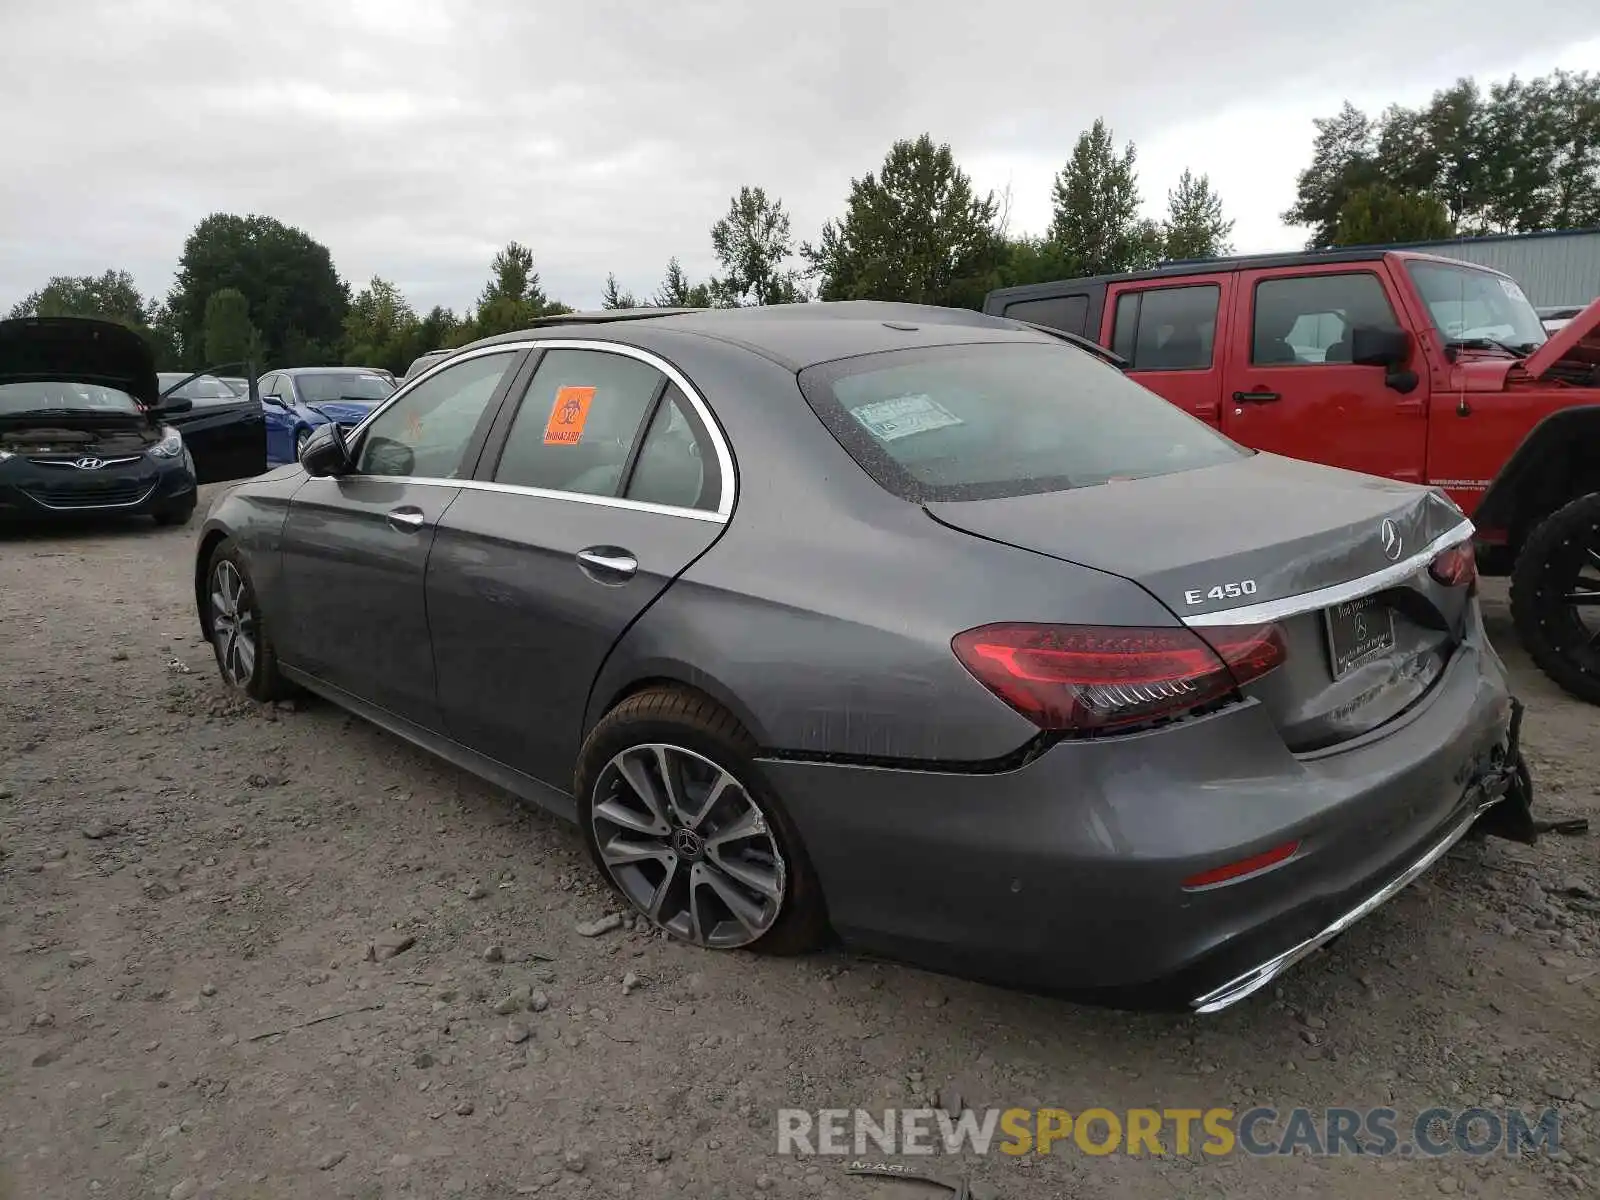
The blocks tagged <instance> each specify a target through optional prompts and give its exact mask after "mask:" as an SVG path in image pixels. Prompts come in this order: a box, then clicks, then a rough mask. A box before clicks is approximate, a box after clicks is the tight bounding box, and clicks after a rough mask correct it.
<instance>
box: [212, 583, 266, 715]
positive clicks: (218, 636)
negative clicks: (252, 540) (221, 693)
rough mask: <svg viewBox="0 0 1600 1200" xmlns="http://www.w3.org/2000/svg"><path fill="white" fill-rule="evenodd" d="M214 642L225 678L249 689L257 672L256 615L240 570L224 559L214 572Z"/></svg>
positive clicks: (235, 685)
mask: <svg viewBox="0 0 1600 1200" xmlns="http://www.w3.org/2000/svg"><path fill="white" fill-rule="evenodd" d="M211 640H212V645H214V646H215V647H216V651H217V663H218V665H219V666H221V668H222V677H223V679H225V680H227V682H228V683H230V684H232V685H233V686H234V687H239V688H242V687H246V686H248V685H249V683H250V677H251V676H252V675H253V674H254V673H255V669H256V615H255V607H254V605H253V603H252V602H251V599H250V594H249V587H248V585H247V584H246V583H245V581H244V576H243V575H241V574H240V573H239V568H238V567H236V566H235V565H234V564H233V563H231V562H229V561H228V560H227V559H223V560H222V561H221V562H219V563H218V564H217V565H216V569H215V570H213V571H212V572H211Z"/></svg>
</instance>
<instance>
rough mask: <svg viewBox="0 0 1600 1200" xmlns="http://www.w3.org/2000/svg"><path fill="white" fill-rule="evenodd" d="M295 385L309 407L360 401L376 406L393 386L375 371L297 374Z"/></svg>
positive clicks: (387, 395) (385, 397)
mask: <svg viewBox="0 0 1600 1200" xmlns="http://www.w3.org/2000/svg"><path fill="white" fill-rule="evenodd" d="M294 381H295V384H296V386H298V387H299V389H300V395H301V397H302V398H304V400H305V401H306V403H308V404H322V403H325V402H327V401H339V400H357V401H362V402H364V403H369V404H370V403H376V402H377V401H379V400H386V399H388V397H389V393H390V392H392V391H394V384H392V383H390V382H389V381H388V380H387V379H385V378H384V377H383V376H382V375H378V374H376V373H374V372H372V371H319V372H317V373H316V374H315V375H305V374H302V375H296V376H295V380H294Z"/></svg>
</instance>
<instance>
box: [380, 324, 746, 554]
mask: <svg viewBox="0 0 1600 1200" xmlns="http://www.w3.org/2000/svg"><path fill="white" fill-rule="evenodd" d="M524 350H592V351H596V352H598V353H601V354H620V355H621V356H622V357H624V358H632V359H636V360H637V361H639V362H642V363H645V364H646V365H648V366H651V367H654V368H655V369H656V370H658V371H660V372H661V373H662V374H663V375H665V376H666V377H667V378H668V379H669V380H671V381H672V382H673V383H674V384H676V385H677V388H678V390H679V391H680V392H682V393H683V394H684V396H685V397H687V398H688V401H689V405H690V407H691V408H693V409H694V411H695V414H696V416H698V417H699V418H700V424H701V425H703V426H704V427H705V430H706V436H708V437H709V438H710V439H711V445H712V447H713V448H714V449H715V450H716V452H717V469H718V471H719V472H720V473H721V477H722V491H721V494H720V495H719V496H718V497H717V507H716V509H715V510H714V511H712V510H707V509H699V508H678V507H675V506H673V505H667V504H650V503H647V502H645V501H643V500H626V499H623V498H621V497H615V496H585V495H581V494H579V493H576V492H561V491H556V490H554V489H550V488H535V487H522V486H520V485H517V484H509V483H494V482H492V481H486V480H484V481H480V480H475V479H442V480H441V479H423V478H419V477H416V476H379V475H364V476H362V477H361V478H363V479H387V480H389V481H391V482H393V481H394V480H395V479H403V480H408V481H409V482H411V483H442V484H448V485H450V486H451V487H465V488H471V489H473V490H475V491H498V492H509V493H511V494H514V495H526V496H538V497H541V498H544V499H551V500H576V501H581V502H585V503H589V504H600V505H602V506H603V507H608V508H631V509H637V510H639V511H641V512H656V513H661V514H663V515H666V516H679V517H681V516H692V517H694V518H695V519H697V520H714V521H720V522H723V523H726V522H727V520H728V518H729V517H730V516H732V515H733V501H734V496H735V494H736V492H737V490H738V488H737V484H736V481H735V479H734V473H733V452H732V450H731V449H730V448H729V446H728V440H727V438H726V437H724V436H723V432H722V426H721V425H719V424H718V423H717V420H716V418H715V417H714V416H713V415H712V413H711V407H710V405H708V404H707V403H706V402H705V399H704V398H703V397H702V396H701V395H700V393H699V391H698V390H697V389H696V388H695V386H694V385H693V384H692V383H690V382H689V380H688V377H687V376H685V375H684V373H683V372H682V371H680V370H678V368H677V367H675V366H673V365H672V364H671V363H670V362H668V361H667V360H666V359H664V358H662V357H661V356H660V355H659V354H656V353H654V352H653V351H650V350H642V349H640V348H639V347H638V346H628V345H624V344H623V343H621V342H603V341H597V340H595V339H593V338H527V339H525V340H523V341H515V342H496V343H495V344H494V345H492V346H480V347H478V348H477V349H476V350H463V351H459V352H457V353H455V354H452V355H451V356H450V357H448V358H444V359H440V360H439V361H438V362H437V363H435V364H433V365H432V366H430V367H429V368H428V369H427V370H426V371H424V372H423V373H422V374H420V375H418V376H417V377H416V378H415V379H411V380H408V381H407V382H406V383H405V384H404V385H402V386H401V387H400V388H398V389H396V390H395V392H394V394H393V395H391V396H390V397H389V398H388V399H386V400H385V401H384V402H383V404H382V405H381V406H380V407H378V408H375V409H373V410H372V411H371V412H369V413H368V414H367V415H366V416H365V417H363V418H362V420H361V422H360V424H358V425H356V426H355V427H353V428H352V429H351V430H350V433H349V435H348V436H349V437H350V438H351V439H355V438H358V437H360V436H361V435H362V434H363V433H364V432H365V431H366V428H367V426H368V425H369V424H371V423H372V422H373V421H375V420H377V419H378V417H379V416H381V415H382V414H383V413H384V412H385V411H386V410H387V409H388V408H389V406H390V405H391V404H394V403H396V402H397V401H398V400H400V399H401V398H402V397H404V396H406V395H407V394H409V393H410V391H411V389H412V388H414V387H416V386H417V385H418V384H420V383H422V382H423V381H424V380H427V379H431V378H432V377H433V375H434V374H435V373H436V372H438V371H442V370H444V369H445V368H446V367H453V366H455V365H456V364H457V363H461V362H465V361H466V360H467V359H469V358H482V357H484V356H485V355H489V354H502V353H515V352H520V351H524ZM528 382H529V383H530V384H531V383H532V382H533V380H531V379H530V380H529V381H528ZM517 402H518V403H520V402H521V397H518V400H517Z"/></svg>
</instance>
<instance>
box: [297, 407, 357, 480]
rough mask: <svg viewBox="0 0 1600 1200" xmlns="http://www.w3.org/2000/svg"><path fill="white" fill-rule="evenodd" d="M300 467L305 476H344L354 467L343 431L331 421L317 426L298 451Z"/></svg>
mask: <svg viewBox="0 0 1600 1200" xmlns="http://www.w3.org/2000/svg"><path fill="white" fill-rule="evenodd" d="M300 465H301V466H302V467H304V468H305V469H306V474H307V475H313V476H318V477H321V476H328V475H346V474H349V472H350V471H351V470H352V469H353V468H354V467H355V463H354V461H353V460H352V459H351V457H350V447H349V445H348V444H347V443H346V442H345V440H344V430H342V429H340V428H339V426H338V425H336V424H335V423H333V422H332V421H330V422H328V424H326V425H319V426H317V427H316V428H315V429H313V430H312V431H311V436H310V437H308V438H307V439H306V444H305V449H303V450H301V451H300Z"/></svg>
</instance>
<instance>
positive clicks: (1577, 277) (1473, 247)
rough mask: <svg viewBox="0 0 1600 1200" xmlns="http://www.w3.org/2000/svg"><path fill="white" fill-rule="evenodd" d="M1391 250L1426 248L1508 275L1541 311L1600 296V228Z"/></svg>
mask: <svg viewBox="0 0 1600 1200" xmlns="http://www.w3.org/2000/svg"><path fill="white" fill-rule="evenodd" d="M1389 248H1390V249H1394V250H1424V251H1426V252H1427V253H1429V254H1439V255H1443V256H1444V257H1445V258H1459V259H1463V260H1465V261H1466V262H1472V263H1479V264H1481V265H1483V266H1485V267H1493V268H1494V269H1495V270H1496V271H1504V272H1505V273H1506V274H1507V275H1509V276H1511V277H1512V278H1513V279H1515V280H1516V281H1517V282H1518V283H1520V284H1521V285H1522V290H1523V292H1525V293H1526V294H1527V297H1528V299H1529V301H1531V302H1532V303H1533V304H1534V305H1535V306H1537V307H1541V308H1542V307H1544V306H1545V305H1555V304H1588V303H1589V302H1590V301H1591V300H1594V299H1596V298H1597V297H1600V228H1595V229H1558V230H1552V231H1550V232H1549V233H1505V234H1495V235H1492V236H1490V237H1477V238H1451V239H1449V240H1446V241H1438V242H1407V243H1405V244H1404V245H1397V246H1392V247H1389Z"/></svg>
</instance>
